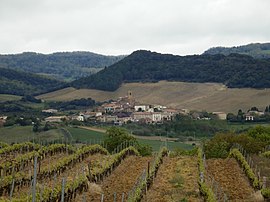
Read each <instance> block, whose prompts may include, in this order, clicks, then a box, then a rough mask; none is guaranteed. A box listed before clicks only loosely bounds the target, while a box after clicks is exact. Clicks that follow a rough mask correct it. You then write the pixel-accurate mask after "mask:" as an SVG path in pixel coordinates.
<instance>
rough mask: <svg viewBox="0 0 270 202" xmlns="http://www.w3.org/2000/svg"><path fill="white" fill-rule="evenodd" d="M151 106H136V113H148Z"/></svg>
mask: <svg viewBox="0 0 270 202" xmlns="http://www.w3.org/2000/svg"><path fill="white" fill-rule="evenodd" d="M149 108H150V107H149V105H135V106H134V110H135V112H146V111H148V110H149Z"/></svg>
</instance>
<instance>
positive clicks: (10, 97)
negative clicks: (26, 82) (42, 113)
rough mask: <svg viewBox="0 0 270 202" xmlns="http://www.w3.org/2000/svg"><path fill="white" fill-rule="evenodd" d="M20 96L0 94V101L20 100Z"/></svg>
mask: <svg viewBox="0 0 270 202" xmlns="http://www.w3.org/2000/svg"><path fill="white" fill-rule="evenodd" d="M20 99H21V96H17V95H8V94H0V102H6V101H13V100H20Z"/></svg>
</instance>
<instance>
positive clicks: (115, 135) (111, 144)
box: [105, 127, 137, 152]
mask: <svg viewBox="0 0 270 202" xmlns="http://www.w3.org/2000/svg"><path fill="white" fill-rule="evenodd" d="M106 133H107V137H106V138H105V144H106V145H107V149H108V151H109V152H112V151H113V150H114V149H115V148H117V146H119V145H121V144H122V143H124V142H126V141H133V142H137V140H136V139H135V137H133V136H131V135H129V134H128V132H127V131H126V130H125V129H123V128H118V127H111V128H109V129H108V130H107V131H106Z"/></svg>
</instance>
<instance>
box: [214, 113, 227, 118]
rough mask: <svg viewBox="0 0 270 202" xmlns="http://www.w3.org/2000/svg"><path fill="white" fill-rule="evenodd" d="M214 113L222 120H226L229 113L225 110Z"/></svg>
mask: <svg viewBox="0 0 270 202" xmlns="http://www.w3.org/2000/svg"><path fill="white" fill-rule="evenodd" d="M212 114H214V115H217V117H218V119H220V120H226V118H227V114H226V113H225V112H213V113H212Z"/></svg>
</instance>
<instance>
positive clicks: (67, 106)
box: [48, 98, 96, 110]
mask: <svg viewBox="0 0 270 202" xmlns="http://www.w3.org/2000/svg"><path fill="white" fill-rule="evenodd" d="M95 104H96V101H95V100H92V99H91V98H87V99H86V98H81V99H75V100H71V101H66V102H49V103H48V105H49V107H51V108H54V109H58V110H74V109H82V108H85V107H92V106H95Z"/></svg>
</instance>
